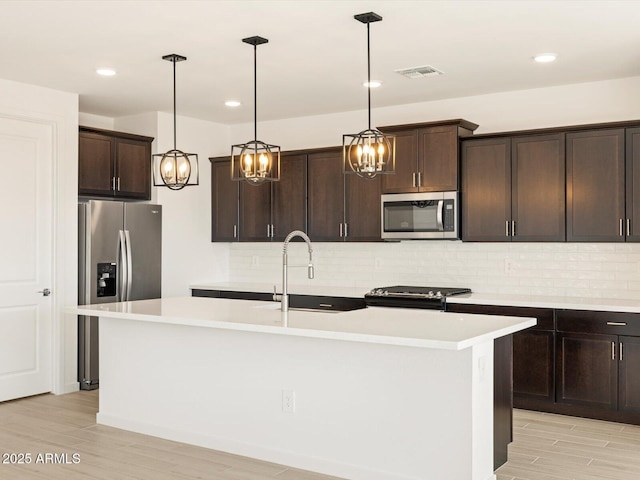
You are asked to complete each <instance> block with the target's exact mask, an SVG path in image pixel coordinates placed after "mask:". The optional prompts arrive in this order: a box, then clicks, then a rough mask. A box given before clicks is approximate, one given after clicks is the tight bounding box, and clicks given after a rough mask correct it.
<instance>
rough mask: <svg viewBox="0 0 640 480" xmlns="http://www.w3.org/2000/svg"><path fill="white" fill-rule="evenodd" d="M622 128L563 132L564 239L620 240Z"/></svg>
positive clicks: (622, 161)
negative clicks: (565, 225)
mask: <svg viewBox="0 0 640 480" xmlns="http://www.w3.org/2000/svg"><path fill="white" fill-rule="evenodd" d="M624 175H625V172H624V130H622V129H615V130H614V129H612V130H597V131H586V132H578V133H569V134H567V240H568V241H570V242H623V241H624V235H623V231H622V227H623V222H624V218H625V206H624Z"/></svg>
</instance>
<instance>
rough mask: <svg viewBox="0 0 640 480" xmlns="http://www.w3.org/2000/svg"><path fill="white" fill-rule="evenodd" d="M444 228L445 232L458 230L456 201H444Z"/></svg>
mask: <svg viewBox="0 0 640 480" xmlns="http://www.w3.org/2000/svg"><path fill="white" fill-rule="evenodd" d="M442 210H443V212H442V227H443V229H444V231H445V232H454V231H455V230H456V226H455V222H456V214H455V208H454V200H444V203H443V205H442Z"/></svg>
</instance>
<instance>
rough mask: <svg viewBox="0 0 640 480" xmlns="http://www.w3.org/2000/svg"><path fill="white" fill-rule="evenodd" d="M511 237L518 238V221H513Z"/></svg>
mask: <svg viewBox="0 0 640 480" xmlns="http://www.w3.org/2000/svg"><path fill="white" fill-rule="evenodd" d="M511 236H512V237H515V236H516V221H515V220H511Z"/></svg>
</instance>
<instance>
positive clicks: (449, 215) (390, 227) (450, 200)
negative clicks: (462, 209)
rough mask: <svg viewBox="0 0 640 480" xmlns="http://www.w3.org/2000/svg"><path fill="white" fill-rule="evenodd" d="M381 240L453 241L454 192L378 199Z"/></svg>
mask: <svg viewBox="0 0 640 480" xmlns="http://www.w3.org/2000/svg"><path fill="white" fill-rule="evenodd" d="M381 201H382V208H381V212H382V221H381V226H382V239H383V240H420V239H456V238H460V235H459V228H458V225H459V223H460V222H459V219H458V211H459V209H458V206H459V202H458V192H424V193H393V194H387V195H382V200H381Z"/></svg>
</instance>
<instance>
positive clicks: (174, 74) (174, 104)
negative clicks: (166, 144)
mask: <svg viewBox="0 0 640 480" xmlns="http://www.w3.org/2000/svg"><path fill="white" fill-rule="evenodd" d="M172 62H173V149H174V150H177V142H176V63H177V60H176V59H175V58H174V59H173V61H172Z"/></svg>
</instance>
